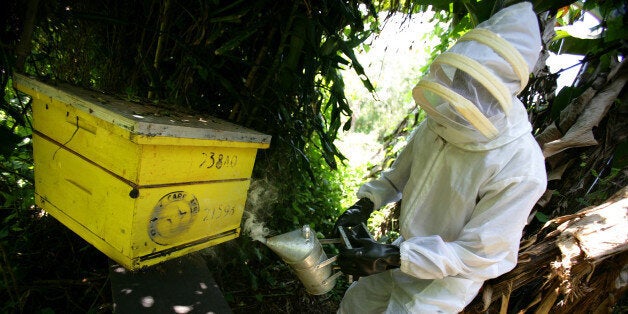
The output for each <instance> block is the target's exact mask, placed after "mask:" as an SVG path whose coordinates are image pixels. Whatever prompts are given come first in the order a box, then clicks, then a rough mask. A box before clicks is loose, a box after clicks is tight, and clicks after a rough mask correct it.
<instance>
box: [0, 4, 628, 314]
mask: <svg viewBox="0 0 628 314" xmlns="http://www.w3.org/2000/svg"><path fill="white" fill-rule="evenodd" d="M505 3H509V2H508V1H506V2H502V1H497V2H496V1H478V2H476V1H441V0H439V1H421V0H419V1H380V2H370V1H323V2H316V3H314V2H309V1H292V2H291V1H286V2H284V1H270V0H264V1H196V2H194V1H174V0H165V1H162V2H157V1H143V2H138V1H127V2H120V1H113V0H111V1H98V2H95V1H68V0H61V1H36V0H30V1H24V2H9V3H4V4H2V7H3V10H1V11H2V13H0V18H1V20H2V21H4V26H3V29H2V41H1V46H0V53H1V55H0V78H1V81H0V83H1V84H2V86H3V88H2V104H1V106H0V142H1V145H0V174H1V175H0V219H2V222H3V223H2V225H1V226H0V271H1V277H0V300H2V301H1V302H2V303H1V304H0V308H1V310H2V311H3V312H42V313H57V312H58V313H70V312H76V313H84V312H109V311H111V308H112V305H111V296H110V293H109V289H110V288H109V282H108V279H107V259H106V257H105V256H103V255H102V254H101V253H100V252H98V251H95V250H94V249H93V247H91V246H90V245H89V244H87V243H86V242H84V241H83V240H82V239H80V238H78V237H77V236H76V235H75V234H73V233H71V232H70V231H68V230H67V229H66V228H65V227H63V226H62V225H60V224H59V223H58V222H56V220H54V219H53V218H52V217H49V216H47V215H46V213H45V212H43V211H41V210H40V209H38V208H36V207H35V206H34V187H33V163H32V146H31V142H30V137H31V132H32V128H31V121H30V107H29V102H28V99H27V98H25V97H24V95H21V94H19V93H17V91H15V90H14V89H13V87H12V82H11V77H12V73H13V72H14V71H17V72H24V73H26V74H28V75H31V76H34V77H37V78H38V79H40V80H43V81H46V82H48V83H51V84H54V83H55V82H69V83H72V84H75V85H78V86H82V87H85V88H91V89H95V90H99V91H104V92H107V93H113V94H116V95H119V96H121V97H124V98H125V99H127V100H129V101H133V102H138V103H143V102H144V103H152V104H157V105H160V106H166V107H168V108H175V109H177V110H195V111H199V112H202V113H205V114H209V115H213V116H216V117H219V118H222V119H225V120H228V121H231V122H234V123H236V124H239V125H243V126H246V127H249V128H252V129H256V130H258V131H261V132H264V133H268V134H271V135H272V136H273V140H272V146H271V149H269V150H267V151H260V153H259V154H258V157H257V161H256V168H255V170H254V175H253V184H252V190H251V193H256V196H258V197H256V198H255V200H257V201H256V202H250V203H249V204H248V206H247V212H248V213H249V214H251V215H253V217H255V219H256V221H258V222H260V223H262V224H263V225H264V226H265V227H266V228H267V229H268V230H269V231H270V233H271V234H278V233H283V232H286V231H290V230H293V229H296V228H299V227H300V226H302V225H303V224H310V225H311V226H312V227H313V228H314V229H315V230H316V231H318V232H319V235H320V237H325V236H327V235H328V234H329V233H330V229H331V227H332V226H333V223H334V222H335V218H336V217H337V216H338V215H339V213H340V212H341V211H342V210H343V209H344V208H346V207H347V206H348V205H349V204H351V203H353V202H354V201H355V197H354V193H355V191H356V189H357V187H358V186H359V184H361V183H363V182H364V181H365V180H368V179H369V178H372V177H374V176H377V175H378V173H379V171H381V170H382V169H383V168H385V167H386V166H387V165H389V164H390V163H391V162H392V161H393V160H394V158H395V155H396V153H397V152H398V151H399V150H400V149H401V148H402V147H403V146H404V144H405V139H406V137H407V136H408V134H409V133H410V132H411V131H412V129H413V127H415V126H416V125H417V124H418V123H419V122H420V121H421V120H422V119H423V118H424V114H423V113H422V112H421V111H420V110H419V109H418V108H417V107H416V106H415V104H414V103H413V101H412V99H411V95H410V90H411V88H412V87H413V85H414V84H416V82H417V81H418V79H419V78H420V77H421V76H422V75H423V74H425V73H426V71H427V69H428V68H427V66H428V65H429V62H430V60H431V59H433V58H434V56H435V55H437V54H438V53H439V52H442V51H444V50H445V49H447V47H449V46H450V45H451V44H452V43H453V42H455V40H456V39H457V38H459V37H460V36H461V35H462V34H464V32H465V31H466V30H468V29H470V28H471V27H473V25H474V24H475V23H477V22H479V21H482V20H485V19H486V18H488V17H489V16H490V14H491V13H492V12H493V11H494V10H495V9H496V8H498V7H499V5H500V4H505ZM571 3H573V1H536V2H535V8H537V10H538V11H539V12H542V11H547V10H549V13H547V14H544V15H542V16H543V17H544V18H547V19H550V18H552V17H558V18H557V19H556V21H555V24H556V25H557V26H569V25H573V24H574V22H576V21H579V20H581V19H582V18H583V16H584V15H583V12H584V11H583V8H584V9H586V10H588V11H590V12H592V13H593V14H594V16H595V19H596V20H597V21H598V22H599V24H597V23H596V24H594V26H593V32H594V33H595V31H599V34H598V36H597V37H596V36H593V37H591V38H586V36H584V37H585V38H580V37H583V36H575V35H576V34H575V31H574V30H573V29H570V28H564V29H559V31H558V34H557V36H556V37H554V38H553V39H552V38H550V41H549V42H548V46H547V48H548V49H549V50H551V51H552V52H553V53H556V54H573V55H576V57H575V58H571V59H570V60H573V62H575V63H576V65H577V66H576V67H575V69H578V70H577V73H576V75H575V76H574V79H571V80H568V81H566V83H563V84H565V86H564V88H563V87H562V86H561V87H559V88H557V87H556V84H555V82H556V79H560V74H562V73H565V71H562V70H563V69H564V68H566V67H570V65H569V64H561V65H558V68H552V69H551V72H550V71H549V70H547V69H544V70H542V71H540V72H538V73H537V74H536V75H537V76H536V79H532V80H531V84H530V86H529V87H528V89H527V90H526V91H525V92H524V94H523V95H522V98H523V100H524V102H525V103H526V105H527V106H528V108H529V112H530V117H531V121H532V123H533V125H534V127H535V132H539V131H541V130H543V129H544V128H545V127H546V126H547V125H550V124H552V123H554V120H556V119H557V117H558V115H559V114H560V112H561V110H562V109H563V108H565V107H566V106H567V104H568V103H569V102H570V101H571V100H573V99H574V98H576V97H577V96H579V95H580V94H581V93H582V92H583V91H584V90H585V89H586V88H588V87H589V86H591V85H592V84H593V83H592V82H593V78H595V76H596V75H598V74H599V73H606V72H608V71H609V70H610V69H611V68H612V67H613V66H614V65H615V64H616V62H618V61H622V60H623V57H624V53H625V39H626V32H625V25H626V21H625V20H626V18H625V13H626V12H625V11H626V4H625V1H619V2H613V1H586V2H585V3H584V4H582V3H580V2H578V3H575V4H576V5H573V6H571V7H569V6H567V7H565V6H564V5H566V4H571ZM33 5H34V6H36V8H37V10H36V12H35V14H34V16H33V20H30V22H29V18H28V17H29V15H28V12H32V10H33ZM394 12H397V13H396V14H392V13H394ZM29 23H32V24H31V25H30V26H31V27H32V29H33V31H32V34H31V35H30V37H28V36H27V37H22V36H24V34H26V33H28V32H24V30H25V29H28V26H29ZM596 25H604V26H605V27H604V28H601V27H600V26H596ZM380 30H383V31H381V32H380ZM587 36H588V35H587ZM559 59H560V57H559ZM561 60H562V59H561ZM580 65H584V66H583V67H580ZM625 109H626V107H625V105H624V102H623V100H617V103H616V105H615V106H614V107H612V109H611V112H610V113H609V116H610V118H608V119H607V120H605V122H604V123H605V124H604V127H606V123H609V125H613V126H614V127H616V128H619V129H620V130H621V129H622V128H623V126H624V124H622V123H621V122H620V121H621V120H622V117H625V114H626V110H625ZM608 121H610V122H608ZM618 132H619V131H618ZM598 133H599V134H600V138H604V137H605V138H607V139H608V141H605V142H604V145H605V147H606V150H602V151H600V150H598V149H597V148H581V149H577V150H575V151H571V152H570V155H569V158H565V160H567V159H568V160H571V161H570V163H569V164H570V165H571V167H572V168H570V169H571V170H572V171H570V173H571V176H570V177H569V178H565V179H563V180H558V181H555V182H552V185H551V187H552V189H554V191H555V192H554V193H555V195H556V197H555V198H554V201H553V202H554V203H552V204H551V205H548V206H547V207H546V208H543V209H539V211H538V212H537V215H536V217H537V218H536V219H537V221H536V223H537V225H538V224H539V223H542V222H544V221H547V219H549V218H550V217H553V216H556V215H559V214H565V213H567V212H568V211H569V210H575V209H576V208H574V205H575V207H577V208H581V207H583V206H586V205H591V204H595V203H597V202H599V201H601V200H603V199H604V198H605V197H607V196H608V195H609V194H610V193H612V191H614V190H616V189H617V187H618V186H622V185H624V184H625V182H626V181H625V173H624V172H623V171H624V170H622V169H625V166H626V155H627V152H628V146H627V145H626V142H625V137H624V138H619V139H611V138H612V136H611V135H610V134H611V133H612V132H610V131H608V130H606V129H603V127H600V128H599V131H598ZM620 133H621V132H620ZM618 134H619V133H618ZM621 134H624V133H621ZM602 135H604V136H602ZM618 136H619V135H618ZM564 163H567V161H564ZM548 170H549V169H548ZM601 174H604V175H603V176H602V175H601ZM589 188H591V189H589ZM587 190H588V191H587ZM585 192H586V193H585ZM245 217H251V216H245ZM394 219H395V218H394V210H393V209H392V208H390V209H387V211H384V212H382V213H380V214H379V215H377V216H376V217H375V219H373V220H372V221H371V224H370V227H371V229H372V231H373V232H374V233H375V234H376V235H377V236H378V237H382V239H384V240H386V239H390V238H391V237H394V236H395V229H394V223H393V224H391V223H390V222H391V221H394ZM331 253H332V254H333V253H334V252H333V251H332V252H331ZM204 254H206V256H207V260H208V265H210V268H211V269H212V270H213V272H214V276H215V278H216V280H217V282H218V283H219V285H220V286H221V288H222V289H223V292H224V295H225V297H226V298H227V301H228V302H229V304H230V306H232V308H233V309H234V311H236V312H246V311H250V310H251V309H259V307H260V304H265V306H266V307H265V308H264V309H265V311H269V310H275V311H280V312H283V311H290V310H291V311H292V312H329V311H331V310H332V309H334V308H335V306H336V305H337V302H338V301H339V300H340V298H341V296H342V293H343V291H344V289H345V288H346V282H340V283H339V284H338V285H337V287H336V289H335V290H334V291H333V292H332V293H331V294H329V295H327V296H323V297H315V296H309V295H307V294H306V293H305V292H304V291H303V288H302V287H301V286H300V284H299V283H298V281H295V279H294V277H293V276H292V275H291V274H290V272H289V269H288V268H287V266H285V265H284V264H283V263H282V262H281V261H279V259H278V258H277V257H276V256H275V255H274V254H273V253H272V252H270V251H269V250H268V249H266V248H265V247H263V246H261V245H259V243H256V242H254V241H252V240H251V238H250V237H248V236H247V235H246V233H245V234H244V235H243V236H242V237H240V238H239V239H237V240H234V241H231V242H229V243H226V244H224V245H220V246H218V247H216V248H213V249H210V250H207V251H206V252H204ZM280 308H281V309H280Z"/></svg>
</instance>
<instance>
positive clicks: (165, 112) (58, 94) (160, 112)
mask: <svg viewBox="0 0 628 314" xmlns="http://www.w3.org/2000/svg"><path fill="white" fill-rule="evenodd" d="M14 80H15V81H19V84H20V85H22V86H24V87H27V88H30V89H32V90H33V91H36V92H39V93H41V94H43V95H47V96H49V97H51V98H55V99H57V100H59V101H62V102H65V103H67V104H70V105H72V106H74V107H76V108H77V109H80V110H83V111H85V112H88V113H90V114H92V115H94V116H95V117H98V118H100V119H102V120H104V121H107V122H110V123H113V124H115V125H117V126H119V127H121V128H124V129H127V130H129V131H130V132H131V133H133V134H137V135H145V136H165V137H181V138H192V139H211V140H219V141H233V142H248V143H260V144H270V139H271V136H270V135H266V134H263V133H260V132H257V131H254V130H251V129H247V128H245V127H242V126H239V125H236V124H233V123H230V122H227V121H224V120H221V119H218V118H214V117H211V116H207V115H202V114H198V113H184V112H181V111H180V109H169V108H165V107H159V106H155V105H152V104H144V103H137V102H132V101H127V100H124V99H122V98H120V97H116V96H113V95H109V94H105V93H102V92H98V91H94V90H88V89H84V88H79V87H76V86H72V85H69V84H56V85H54V86H52V85H49V84H46V83H42V82H40V81H37V80H35V79H32V78H29V77H26V76H24V75H21V74H15V75H14Z"/></svg>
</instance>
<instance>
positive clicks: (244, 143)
mask: <svg viewBox="0 0 628 314" xmlns="http://www.w3.org/2000/svg"><path fill="white" fill-rule="evenodd" d="M14 81H15V85H16V87H17V89H18V90H20V91H21V92H24V93H26V94H28V95H30V96H31V97H32V99H33V102H32V108H33V128H34V131H33V151H34V152H33V155H34V163H35V193H36V204H37V205H38V206H40V207H42V208H43V209H45V210H46V211H47V212H48V213H50V214H51V215H52V216H54V217H55V218H56V219H58V220H59V221H61V222H62V223H63V224H64V225H66V226H67V227H69V228H70V229H71V230H73V231H74V232H76V233H77V234H78V235H80V236H81V237H82V238H84V239H85V240H86V241H88V242H89V243H91V244H92V245H94V246H95V247H96V248H98V249H99V250H100V251H102V252H103V253H105V254H106V255H107V256H109V257H110V258H111V259H113V260H115V261H116V262H118V263H120V264H121V265H123V266H125V267H126V268H128V269H131V270H134V269H138V268H141V267H144V266H149V265H154V264H157V263H159V262H162V261H165V260H168V259H170V258H174V257H178V256H182V255H184V254H187V253H189V252H193V251H197V250H200V249H202V248H206V247H209V246H212V245H215V244H218V243H222V242H224V241H227V240H231V239H234V238H236V237H238V235H239V233H240V220H241V218H242V213H243V210H244V204H245V202H246V196H247V190H248V187H249V183H250V176H251V172H252V170H253V164H254V162H255V157H256V153H257V149H260V148H268V146H269V143H270V136H268V135H265V134H262V133H259V132H255V131H252V130H249V129H245V128H242V127H239V126H236V125H233V124H230V123H227V122H224V121H221V120H218V119H214V118H207V117H205V118H202V117H199V116H193V115H184V114H180V113H173V112H168V111H166V110H164V109H162V108H157V107H154V106H146V105H140V104H136V103H133V102H128V101H124V100H121V99H118V98H116V97H113V96H109V95H105V94H102V93H98V92H94V91H88V90H85V89H80V88H76V87H72V86H67V85H63V86H50V85H47V84H43V83H41V82H38V81H36V80H33V79H30V78H28V77H25V76H22V75H15V76H14Z"/></svg>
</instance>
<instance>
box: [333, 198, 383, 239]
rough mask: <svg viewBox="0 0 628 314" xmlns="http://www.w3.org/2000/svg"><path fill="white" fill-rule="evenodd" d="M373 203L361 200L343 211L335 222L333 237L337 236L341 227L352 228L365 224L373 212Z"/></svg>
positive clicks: (365, 199)
mask: <svg viewBox="0 0 628 314" xmlns="http://www.w3.org/2000/svg"><path fill="white" fill-rule="evenodd" d="M373 206H374V205H373V202H371V200H369V199H368V198H361V199H360V200H359V201H358V202H357V203H355V204H354V205H353V206H351V207H349V208H348V209H347V210H345V212H344V213H342V215H340V217H338V220H336V224H335V225H334V235H336V236H337V235H338V227H340V226H342V227H343V228H346V227H354V226H357V225H359V224H361V223H366V221H367V220H368V219H369V217H370V216H371V213H372V212H373Z"/></svg>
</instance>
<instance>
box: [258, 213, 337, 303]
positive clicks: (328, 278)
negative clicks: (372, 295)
mask: <svg viewBox="0 0 628 314" xmlns="http://www.w3.org/2000/svg"><path fill="white" fill-rule="evenodd" d="M264 244H266V246H268V247H269V248H270V249H271V250H273V251H274V252H275V253H277V255H279V256H280V257H281V259H283V261H284V262H286V263H287V264H288V265H289V266H290V267H291V268H292V270H294V272H295V273H296V275H297V277H298V278H299V280H300V281H301V283H302V284H303V285H304V286H305V289H306V290H307V292H308V293H310V294H313V295H320V294H325V293H327V292H329V291H330V290H331V289H332V288H333V287H334V285H335V284H336V278H338V277H339V276H340V275H341V274H342V273H340V272H338V273H336V274H334V275H333V276H332V265H331V263H332V262H333V261H334V260H335V259H336V258H331V259H327V255H326V254H325V252H324V251H323V247H322V245H321V243H320V242H319V241H318V239H317V238H316V233H315V232H314V231H313V230H312V229H311V228H310V226H308V225H305V226H303V228H301V229H300V230H299V229H297V230H294V231H291V232H288V233H284V234H280V235H277V236H274V237H271V238H267V239H266V241H265V243H264Z"/></svg>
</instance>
